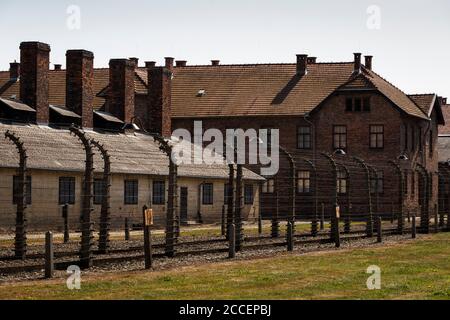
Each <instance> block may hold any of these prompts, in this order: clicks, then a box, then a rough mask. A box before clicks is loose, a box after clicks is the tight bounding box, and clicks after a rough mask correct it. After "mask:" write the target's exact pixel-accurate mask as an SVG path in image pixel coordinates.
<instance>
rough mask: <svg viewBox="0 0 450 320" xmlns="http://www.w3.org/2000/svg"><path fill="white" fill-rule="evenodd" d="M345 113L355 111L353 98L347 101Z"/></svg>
mask: <svg viewBox="0 0 450 320" xmlns="http://www.w3.org/2000/svg"><path fill="white" fill-rule="evenodd" d="M345 111H347V112H352V111H353V99H352V98H347V99H345Z"/></svg>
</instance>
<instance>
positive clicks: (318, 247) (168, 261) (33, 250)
mask: <svg viewBox="0 0 450 320" xmlns="http://www.w3.org/2000/svg"><path fill="white" fill-rule="evenodd" d="M326 238H328V236H327V235H326V234H325V235H322V236H320V237H318V238H317V239H326ZM410 238H411V235H403V236H400V235H389V236H384V238H383V243H382V244H378V243H376V237H374V238H371V239H368V238H363V239H356V240H355V239H351V240H345V236H344V235H342V238H341V248H340V249H337V248H335V246H334V244H333V243H327V244H318V243H313V244H297V245H296V246H295V249H294V253H295V254H302V253H308V252H320V251H335V250H342V249H355V248H363V247H377V246H386V245H392V244H395V243H399V242H402V241H407V240H409V239H410ZM210 239H211V238H207V237H195V239H193V238H192V237H189V238H185V239H181V240H180V241H181V242H182V241H193V240H195V241H197V240H210ZM297 240H311V237H308V238H306V237H305V238H299V239H297ZM163 241H164V239H163V238H162V237H160V236H158V237H155V239H153V244H154V245H157V244H162V243H163ZM283 241H284V238H279V239H262V240H258V241H252V242H246V243H244V250H243V251H242V252H239V253H238V254H237V257H236V260H251V259H256V258H265V257H273V256H274V255H276V254H281V253H285V252H286V247H285V246H281V247H275V246H272V245H270V244H273V243H280V242H283ZM246 244H247V246H251V245H256V244H258V245H259V244H262V245H265V247H264V248H259V247H257V248H252V247H247V248H246V247H245V245H246ZM142 245H143V242H142V241H138V240H132V241H128V242H125V241H114V242H112V243H111V249H127V248H130V247H140V246H142ZM78 246H79V243H78V242H75V241H74V242H71V243H68V244H58V245H57V246H56V248H55V252H77V250H78ZM227 247H228V244H227V243H226V242H219V243H208V244H198V245H197V244H196V245H181V246H178V247H177V251H178V252H186V251H189V252H196V251H198V250H206V249H207V250H209V249H226V248H227ZM153 252H154V253H155V254H157V253H163V249H157V248H154V250H153ZM28 253H29V254H37V253H41V254H42V253H43V248H42V246H30V247H29V250H28ZM11 254H12V252H11V250H6V249H0V256H6V255H11ZM140 255H142V250H139V251H134V252H130V253H116V254H109V255H96V256H95V259H96V260H97V259H103V258H112V257H117V258H122V257H133V256H140ZM227 256H228V254H227V253H225V252H223V253H209V254H195V255H180V256H176V257H175V258H155V259H154V263H153V269H154V270H158V271H159V270H170V269H175V268H178V267H181V266H189V265H193V264H205V263H216V262H221V261H222V262H223V261H227V260H228V259H227ZM76 259H77V257H76V256H73V257H64V258H57V259H55V262H67V261H74V260H76ZM30 265H42V266H43V265H44V260H43V259H27V260H25V261H16V260H0V269H1V268H5V267H15V266H18V267H19V266H21V267H23V266H30ZM143 269H144V262H143V258H139V259H130V260H128V261H125V262H117V263H114V262H108V263H104V264H101V265H100V266H95V267H93V268H91V269H90V270H87V271H83V274H85V275H98V274H104V273H114V272H129V271H139V270H143ZM43 273H44V270H43V269H42V270H40V271H38V272H21V273H13V274H0V285H1V284H2V283H5V282H11V281H28V280H36V279H42V277H43ZM55 277H56V278H61V279H66V278H67V274H66V272H65V271H56V272H55Z"/></svg>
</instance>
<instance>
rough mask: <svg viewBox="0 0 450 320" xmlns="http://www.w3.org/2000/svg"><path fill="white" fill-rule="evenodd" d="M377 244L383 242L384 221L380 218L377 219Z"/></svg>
mask: <svg viewBox="0 0 450 320" xmlns="http://www.w3.org/2000/svg"><path fill="white" fill-rule="evenodd" d="M377 242H378V243H382V242H383V220H382V219H381V217H380V216H378V218H377Z"/></svg>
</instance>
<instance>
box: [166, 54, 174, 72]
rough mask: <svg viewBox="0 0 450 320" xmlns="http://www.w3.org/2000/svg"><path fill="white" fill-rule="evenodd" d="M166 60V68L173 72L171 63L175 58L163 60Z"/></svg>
mask: <svg viewBox="0 0 450 320" xmlns="http://www.w3.org/2000/svg"><path fill="white" fill-rule="evenodd" d="M164 59H165V60H166V68H167V69H169V70H170V72H173V62H174V60H175V58H171V57H166V58H164Z"/></svg>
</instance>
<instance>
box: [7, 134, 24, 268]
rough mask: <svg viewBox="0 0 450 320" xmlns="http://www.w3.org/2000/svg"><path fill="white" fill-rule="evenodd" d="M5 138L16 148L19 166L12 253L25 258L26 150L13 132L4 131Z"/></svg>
mask: <svg viewBox="0 0 450 320" xmlns="http://www.w3.org/2000/svg"><path fill="white" fill-rule="evenodd" d="M5 138H6V139H9V140H10V141H11V142H12V143H14V145H15V146H16V148H17V151H18V153H19V168H18V169H17V176H18V188H17V191H18V193H17V196H16V198H15V200H16V202H17V212H16V236H15V238H14V253H15V254H14V255H15V258H16V259H22V260H23V259H25V258H26V255H27V219H26V209H27V183H28V182H27V158H28V157H27V150H26V149H25V147H24V145H23V142H22V141H21V140H20V138H19V137H18V136H16V134H15V133H12V132H11V131H9V130H8V131H6V132H5Z"/></svg>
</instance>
